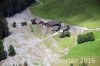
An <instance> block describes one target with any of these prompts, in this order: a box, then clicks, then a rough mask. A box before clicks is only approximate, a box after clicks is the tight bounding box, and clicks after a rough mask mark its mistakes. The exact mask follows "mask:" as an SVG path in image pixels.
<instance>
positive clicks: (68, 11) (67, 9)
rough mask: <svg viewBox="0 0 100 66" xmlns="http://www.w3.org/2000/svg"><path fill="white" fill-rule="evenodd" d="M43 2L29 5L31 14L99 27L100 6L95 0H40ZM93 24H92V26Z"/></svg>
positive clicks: (72, 23) (84, 25) (89, 26)
mask: <svg viewBox="0 0 100 66" xmlns="http://www.w3.org/2000/svg"><path fill="white" fill-rule="evenodd" d="M40 1H42V2H43V3H44V4H43V5H41V6H38V7H34V6H31V8H30V9H31V11H32V13H33V14H35V15H37V16H40V17H42V18H46V19H52V20H60V21H62V22H64V23H67V24H71V25H79V26H83V27H88V28H97V27H100V19H99V18H100V13H99V12H100V8H99V7H98V2H97V1H96V0H95V1H94V0H93V1H91V0H75V2H74V1H73V0H40ZM92 25H93V26H92Z"/></svg>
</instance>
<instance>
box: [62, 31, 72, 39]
mask: <svg viewBox="0 0 100 66" xmlns="http://www.w3.org/2000/svg"><path fill="white" fill-rule="evenodd" d="M70 36H71V34H70V32H69V31H67V30H66V31H63V32H62V33H61V34H60V38H65V37H70Z"/></svg>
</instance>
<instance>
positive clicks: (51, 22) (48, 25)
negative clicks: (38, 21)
mask: <svg viewBox="0 0 100 66" xmlns="http://www.w3.org/2000/svg"><path fill="white" fill-rule="evenodd" d="M44 25H45V26H46V27H49V28H50V27H53V26H60V25H61V22H57V21H49V22H47V23H45V24H44Z"/></svg>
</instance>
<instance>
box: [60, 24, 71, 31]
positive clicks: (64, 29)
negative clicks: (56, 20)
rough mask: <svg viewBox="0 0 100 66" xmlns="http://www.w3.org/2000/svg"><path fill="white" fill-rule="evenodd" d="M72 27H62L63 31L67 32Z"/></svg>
mask: <svg viewBox="0 0 100 66" xmlns="http://www.w3.org/2000/svg"><path fill="white" fill-rule="evenodd" d="M69 29H70V26H69V25H65V26H61V30H63V31H66V30H69Z"/></svg>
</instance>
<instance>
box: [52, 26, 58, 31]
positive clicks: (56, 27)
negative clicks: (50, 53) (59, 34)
mask: <svg viewBox="0 0 100 66" xmlns="http://www.w3.org/2000/svg"><path fill="white" fill-rule="evenodd" d="M58 29H59V26H53V27H52V28H51V30H53V31H56V30H58Z"/></svg>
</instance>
